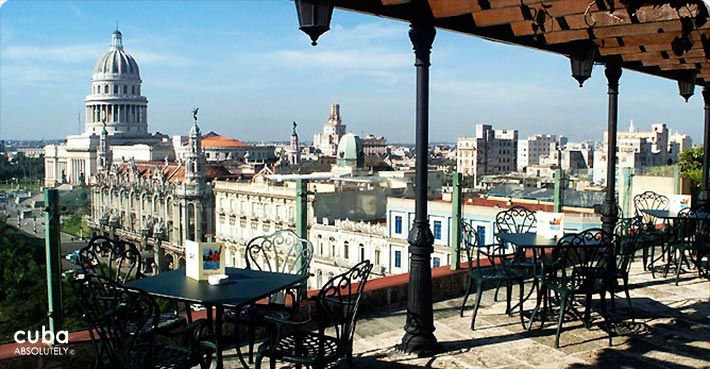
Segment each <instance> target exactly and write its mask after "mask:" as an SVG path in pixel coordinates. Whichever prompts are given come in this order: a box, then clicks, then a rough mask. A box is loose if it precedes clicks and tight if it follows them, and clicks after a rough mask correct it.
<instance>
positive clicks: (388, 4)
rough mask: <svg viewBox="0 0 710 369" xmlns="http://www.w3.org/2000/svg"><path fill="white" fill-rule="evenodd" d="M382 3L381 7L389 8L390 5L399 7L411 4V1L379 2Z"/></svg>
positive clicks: (389, 0)
mask: <svg viewBox="0 0 710 369" xmlns="http://www.w3.org/2000/svg"><path fill="white" fill-rule="evenodd" d="M380 1H381V2H382V5H384V6H390V5H400V4H407V3H411V2H412V0H380Z"/></svg>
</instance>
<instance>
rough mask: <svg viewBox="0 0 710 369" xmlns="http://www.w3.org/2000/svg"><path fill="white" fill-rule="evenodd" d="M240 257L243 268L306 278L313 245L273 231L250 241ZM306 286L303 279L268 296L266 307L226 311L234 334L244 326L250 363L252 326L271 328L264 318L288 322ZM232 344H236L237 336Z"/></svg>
mask: <svg viewBox="0 0 710 369" xmlns="http://www.w3.org/2000/svg"><path fill="white" fill-rule="evenodd" d="M244 258H245V260H246V267H247V269H253V270H261V271H266V272H275V273H288V274H297V275H302V276H308V269H309V268H310V264H311V259H312V258H313V244H312V243H311V242H310V241H308V240H307V239H304V238H300V237H298V235H297V234H296V233H295V232H293V231H291V230H282V231H277V232H275V233H272V234H269V235H264V236H259V237H255V238H253V239H251V240H250V241H249V243H248V244H247V246H246V251H245V254H244ZM306 287H307V280H306V281H304V282H303V283H301V284H299V285H296V286H294V287H293V288H291V289H289V290H286V291H279V292H277V293H275V294H273V295H271V296H269V298H268V303H267V304H252V305H250V306H248V307H246V308H242V309H240V310H230V311H227V313H226V314H225V316H224V320H225V322H229V323H235V324H236V325H237V326H236V328H235V334H238V326H239V325H240V324H245V325H246V326H247V328H248V335H249V337H248V338H249V361H250V362H251V361H252V359H253V355H254V340H255V333H256V332H255V330H256V327H257V326H262V327H266V328H270V327H272V326H273V324H272V323H271V322H270V321H269V320H267V319H265V318H266V317H269V318H277V319H281V320H288V319H291V317H293V316H294V315H296V313H297V312H298V308H299V305H300V302H301V299H302V297H303V296H302V294H303V293H304V292H305V291H306ZM235 341H237V344H238V341H239V340H238V337H237V338H236V339H235Z"/></svg>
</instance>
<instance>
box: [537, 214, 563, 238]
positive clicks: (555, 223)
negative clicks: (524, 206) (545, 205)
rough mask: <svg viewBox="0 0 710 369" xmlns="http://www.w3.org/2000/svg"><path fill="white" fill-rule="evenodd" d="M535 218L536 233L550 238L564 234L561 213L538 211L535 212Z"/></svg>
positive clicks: (560, 236)
mask: <svg viewBox="0 0 710 369" xmlns="http://www.w3.org/2000/svg"><path fill="white" fill-rule="evenodd" d="M535 218H536V219H537V234H538V235H539V236H542V237H544V238H547V239H550V240H556V239H559V238H562V236H564V235H565V223H564V214H563V213H550V212H546V211H538V212H537V213H536V214H535Z"/></svg>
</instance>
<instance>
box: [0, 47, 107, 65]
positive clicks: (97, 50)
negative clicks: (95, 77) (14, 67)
mask: <svg viewBox="0 0 710 369" xmlns="http://www.w3.org/2000/svg"><path fill="white" fill-rule="evenodd" d="M105 50H106V45H105V44H81V45H62V46H41V47H40V46H9V47H7V48H5V49H4V50H3V51H2V56H3V59H5V58H6V59H9V60H13V61H19V62H22V63H26V62H28V61H41V62H51V63H63V64H69V63H80V62H86V61H92V60H93V61H96V60H97V59H98V58H99V57H100V56H101V55H102V52H105Z"/></svg>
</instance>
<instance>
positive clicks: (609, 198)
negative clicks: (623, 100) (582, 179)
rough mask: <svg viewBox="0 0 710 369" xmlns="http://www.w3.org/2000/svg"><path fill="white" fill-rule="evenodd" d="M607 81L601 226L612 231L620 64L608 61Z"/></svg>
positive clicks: (614, 209)
mask: <svg viewBox="0 0 710 369" xmlns="http://www.w3.org/2000/svg"><path fill="white" fill-rule="evenodd" d="M604 74H605V75H606V79H607V82H608V92H607V93H608V94H609V117H608V128H607V132H608V133H607V154H606V160H607V161H606V198H605V199H604V207H603V212H602V228H603V229H604V230H605V231H607V232H609V233H613V232H614V226H616V220H617V210H616V128H617V119H618V116H619V79H620V78H621V65H620V64H619V63H614V62H612V63H609V64H607V65H606V70H605V71H604Z"/></svg>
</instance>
